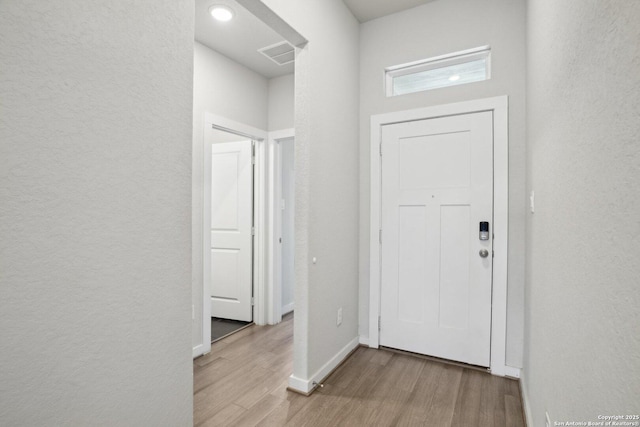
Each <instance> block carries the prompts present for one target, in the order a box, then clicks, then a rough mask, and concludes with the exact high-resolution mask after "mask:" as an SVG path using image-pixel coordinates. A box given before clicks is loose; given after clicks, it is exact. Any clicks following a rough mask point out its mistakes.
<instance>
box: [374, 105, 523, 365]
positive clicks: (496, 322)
mask: <svg viewBox="0 0 640 427" xmlns="http://www.w3.org/2000/svg"><path fill="white" fill-rule="evenodd" d="M482 111H492V112H493V128H494V140H493V161H494V176H493V194H494V196H493V212H494V224H493V233H494V241H493V249H494V259H493V286H492V310H491V364H490V371H491V373H492V374H494V375H498V376H505V375H509V376H513V377H518V376H519V370H517V369H514V368H509V367H508V366H506V363H505V361H506V332H507V249H508V231H509V229H508V225H509V217H508V213H509V212H508V211H509V149H508V145H509V128H508V96H506V95H504V96H498V97H492V98H483V99H477V100H472V101H464V102H458V103H453V104H444V105H437V106H432V107H425V108H418V109H413V110H405V111H397V112H392V113H385V114H378V115H374V116H371V145H370V150H371V151H370V178H371V180H370V185H371V190H370V202H369V207H370V218H369V219H370V228H369V337H368V339H366V340H363V341H364V342H366V343H367V344H368V345H369V347H372V348H378V346H379V341H380V334H379V330H378V324H379V323H378V322H379V316H380V268H381V258H380V256H381V254H380V248H381V246H380V240H379V239H380V227H381V222H380V220H381V214H380V213H381V167H380V166H381V160H380V145H381V142H382V140H381V130H382V126H384V125H389V124H395V123H403V122H408V121H413V120H423V119H430V118H436V117H445V116H452V115H459V114H468V113H477V112H482Z"/></svg>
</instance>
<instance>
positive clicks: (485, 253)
mask: <svg viewBox="0 0 640 427" xmlns="http://www.w3.org/2000/svg"><path fill="white" fill-rule="evenodd" d="M479 254H480V256H481V257H482V258H486V257H488V256H489V251H488V250H486V249H480V252H479Z"/></svg>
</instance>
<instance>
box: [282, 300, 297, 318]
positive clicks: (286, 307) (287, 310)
mask: <svg viewBox="0 0 640 427" xmlns="http://www.w3.org/2000/svg"><path fill="white" fill-rule="evenodd" d="M295 308H296V303H294V302H292V303H289V304H287V305H283V306H282V315H283V316H284V315H285V314H287V313H291V312H292V311H293V310H294V309H295Z"/></svg>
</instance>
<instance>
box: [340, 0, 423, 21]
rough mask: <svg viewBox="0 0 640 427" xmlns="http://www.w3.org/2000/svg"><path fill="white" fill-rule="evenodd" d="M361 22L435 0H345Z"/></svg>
mask: <svg viewBox="0 0 640 427" xmlns="http://www.w3.org/2000/svg"><path fill="white" fill-rule="evenodd" d="M343 1H344V3H345V4H346V5H347V7H348V8H349V9H351V13H353V15H354V16H355V17H356V18H357V19H358V21H360V22H367V21H370V20H372V19H376V18H381V17H383V16H386V15H391V14H392V13H396V12H401V11H403V10H407V9H411V8H412V7H416V6H420V5H421V4H425V3H429V2H431V1H434V0H343Z"/></svg>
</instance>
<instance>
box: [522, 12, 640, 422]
mask: <svg viewBox="0 0 640 427" xmlns="http://www.w3.org/2000/svg"><path fill="white" fill-rule="evenodd" d="M638 23H640V3H639V2H637V1H632V0H620V1H608V0H607V1H605V0H588V1H585V0H565V1H561V2H559V1H554V0H532V1H529V2H528V9H527V27H528V36H527V37H528V41H527V43H528V58H527V59H528V60H527V63H528V87H527V89H528V105H527V111H528V150H527V151H528V163H529V164H528V171H529V172H528V175H529V176H528V186H529V188H530V189H533V190H535V205H536V206H535V213H534V214H529V216H528V221H527V254H528V257H527V295H526V301H527V306H526V316H527V318H526V320H527V321H526V325H527V327H526V333H525V337H526V345H525V369H524V378H523V379H524V383H525V392H526V394H527V396H528V401H529V404H530V409H531V412H530V414H531V415H532V417H533V423H532V424H531V425H533V426H536V427H537V426H543V425H544V413H545V411H549V415H550V418H551V421H552V423H553V421H568V420H569V421H571V420H574V421H589V420H590V421H597V419H596V417H597V416H598V415H612V414H638V412H640V404H639V402H640V400H639V396H640V333H639V326H640V314H639V313H640V311H639V310H638V307H639V306H640V287H639V279H640V262H638V254H640V221H639V220H638V218H639V214H638V213H639V212H640V186H639V185H638V183H639V182H640V146H639V141H640V102H639V99H640V43H639V41H640V25H638Z"/></svg>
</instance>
